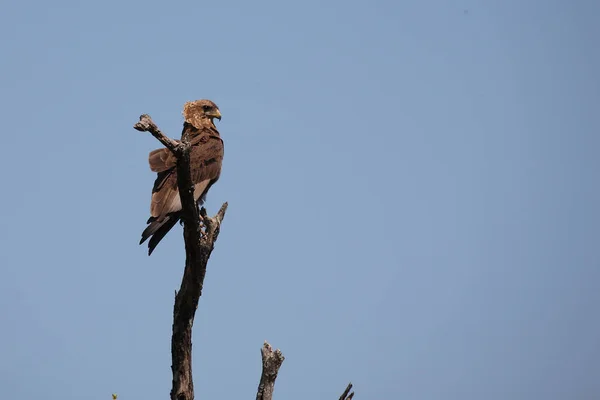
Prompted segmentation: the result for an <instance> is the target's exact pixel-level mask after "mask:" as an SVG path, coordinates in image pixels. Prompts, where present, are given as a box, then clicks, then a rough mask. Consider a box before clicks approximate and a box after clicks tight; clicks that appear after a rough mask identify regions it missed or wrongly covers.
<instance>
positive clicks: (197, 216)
mask: <svg viewBox="0 0 600 400" xmlns="http://www.w3.org/2000/svg"><path fill="white" fill-rule="evenodd" d="M134 129H136V130H138V131H141V132H150V133H151V134H152V135H153V136H154V137H155V138H156V139H158V140H159V141H160V142H161V143H162V144H163V145H164V146H165V147H166V148H167V149H169V150H170V151H171V152H172V153H173V154H174V155H175V157H176V158H177V186H178V189H179V196H180V198H181V207H182V221H183V238H184V241H185V269H184V271H183V278H182V280H181V287H180V288H179V291H178V292H177V293H176V295H175V306H174V308H173V334H172V337H171V362H172V364H171V370H172V372H173V386H172V388H171V400H193V399H194V381H193V378H192V326H193V324H194V316H195V314H196V309H197V308H198V301H199V299H200V296H201V295H202V288H203V285H204V277H205V275H206V265H207V264H208V259H209V258H210V255H211V253H212V251H213V249H214V247H215V242H216V241H217V238H218V237H219V232H220V229H221V223H222V222H223V218H225V212H226V211H227V203H223V205H222V206H221V209H220V210H219V212H217V214H216V215H215V216H213V217H209V216H207V214H206V210H205V208H204V207H202V208H201V209H200V210H199V209H198V204H197V203H196V202H195V201H194V184H193V183H192V178H191V175H190V142H189V138H188V137H186V135H183V136H182V138H181V140H180V141H175V140H173V139H171V138H169V137H168V136H166V135H165V134H163V133H162V132H161V131H160V129H158V126H157V125H156V124H155V123H154V121H152V118H151V117H150V116H149V115H148V114H143V115H141V116H140V121H139V122H138V123H136V124H135V125H134ZM201 221H202V223H201ZM261 354H262V373H261V377H260V383H259V385H258V391H257V394H256V399H257V400H272V397H273V390H274V387H275V379H276V378H277V373H278V372H279V368H280V367H281V364H282V363H283V361H284V359H285V357H284V356H283V354H282V353H281V351H280V350H279V349H277V350H273V349H272V347H271V345H270V344H269V343H267V342H265V343H264V345H263V347H262V349H261ZM351 388H352V384H349V385H348V387H347V388H346V391H345V392H344V394H342V397H340V400H351V399H352V397H353V395H354V392H352V393H350V394H348V393H349V392H350V389H351Z"/></svg>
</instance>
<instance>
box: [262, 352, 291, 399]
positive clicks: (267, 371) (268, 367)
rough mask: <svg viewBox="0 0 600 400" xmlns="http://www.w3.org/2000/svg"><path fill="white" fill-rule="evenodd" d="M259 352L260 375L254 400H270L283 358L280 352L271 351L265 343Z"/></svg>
mask: <svg viewBox="0 0 600 400" xmlns="http://www.w3.org/2000/svg"><path fill="white" fill-rule="evenodd" d="M260 352H261V355H262V374H261V375H260V383H259V384H258V391H257V393H256V400H272V399H273V390H274V389H275V379H277V373H278V372H279V368H280V367H281V364H283V360H285V357H284V356H283V354H282V353H281V350H279V349H277V350H275V351H273V348H272V347H271V345H270V344H269V343H267V342H266V341H265V344H264V345H263V347H262V349H261V350H260Z"/></svg>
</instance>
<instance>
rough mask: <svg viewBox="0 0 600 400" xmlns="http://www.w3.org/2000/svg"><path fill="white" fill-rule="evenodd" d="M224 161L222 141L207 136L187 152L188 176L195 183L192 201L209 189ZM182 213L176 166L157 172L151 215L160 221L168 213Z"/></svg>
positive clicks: (216, 178)
mask: <svg viewBox="0 0 600 400" xmlns="http://www.w3.org/2000/svg"><path fill="white" fill-rule="evenodd" d="M167 151H168V150H167ZM222 161H223V141H222V140H221V138H219V137H218V136H217V137H214V136H212V137H211V136H206V140H200V141H198V142H197V144H195V145H192V148H191V152H190V173H191V177H192V182H194V186H195V187H194V199H195V200H199V199H202V198H203V197H204V196H205V195H206V192H207V191H208V189H209V188H210V186H211V185H212V184H213V183H215V182H216V181H217V180H218V179H219V176H220V174H221V163H222ZM179 210H181V199H180V198H179V191H178V189H177V171H176V168H175V167H172V168H171V169H168V170H166V171H163V172H159V173H158V176H157V177H156V181H155V182H154V188H153V189H152V202H151V205H150V215H151V216H152V217H154V218H156V219H157V220H159V221H160V220H162V219H163V218H164V217H165V216H166V215H167V214H169V213H172V212H176V211H179Z"/></svg>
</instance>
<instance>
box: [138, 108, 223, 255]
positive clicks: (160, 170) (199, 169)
mask: <svg viewBox="0 0 600 400" xmlns="http://www.w3.org/2000/svg"><path fill="white" fill-rule="evenodd" d="M183 116H184V118H185V121H184V123H183V132H182V136H183V135H184V134H186V133H187V135H188V137H189V140H190V144H191V149H190V174H191V176H192V182H193V183H194V200H196V201H197V202H198V203H199V204H202V203H203V202H204V200H205V198H206V193H207V192H208V189H210V187H211V186H212V185H213V184H214V183H215V182H216V181H217V180H218V179H219V176H220V175H221V164H222V161H223V140H222V139H221V136H220V135H219V131H218V130H217V128H216V126H215V124H214V122H213V119H214V118H217V119H219V120H221V112H220V111H219V108H218V107H217V105H216V104H215V103H213V102H212V101H210V100H196V101H190V102H187V103H185V105H184V107H183ZM148 162H149V163H150V169H151V170H152V171H154V172H156V173H157V177H156V181H154V187H153V188H152V201H151V204H150V218H149V219H148V222H147V224H149V225H148V226H147V227H146V229H145V230H144V232H142V239H141V240H140V244H142V243H144V242H145V241H146V240H147V239H148V238H150V240H149V241H148V255H150V254H152V251H154V249H155V248H156V246H157V245H158V243H159V242H160V241H161V239H162V238H163V237H165V235H166V234H167V233H168V232H169V230H171V228H173V226H175V224H176V223H177V221H179V220H180V219H181V199H180V198H179V190H178V188H177V167H176V163H177V158H176V157H175V155H173V153H172V152H171V151H170V150H169V149H166V148H162V149H157V150H154V151H151V152H150V155H149V156H148Z"/></svg>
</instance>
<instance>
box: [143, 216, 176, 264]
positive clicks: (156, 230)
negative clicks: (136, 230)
mask: <svg viewBox="0 0 600 400" xmlns="http://www.w3.org/2000/svg"><path fill="white" fill-rule="evenodd" d="M177 221H179V214H178V213H177V214H176V213H173V214H170V215H167V216H166V217H165V218H164V219H163V220H162V221H157V220H155V219H154V218H152V217H151V218H150V219H148V223H149V225H148V226H147V227H146V229H144V232H142V239H141V240H140V244H142V243H144V242H145V241H146V240H147V239H148V238H150V241H149V242H148V255H150V254H152V252H153V251H154V249H155V248H156V246H157V245H158V243H160V241H161V240H162V238H164V237H165V235H166V234H167V233H168V232H169V231H170V230H171V228H173V227H174V226H175V224H176V223H177Z"/></svg>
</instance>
